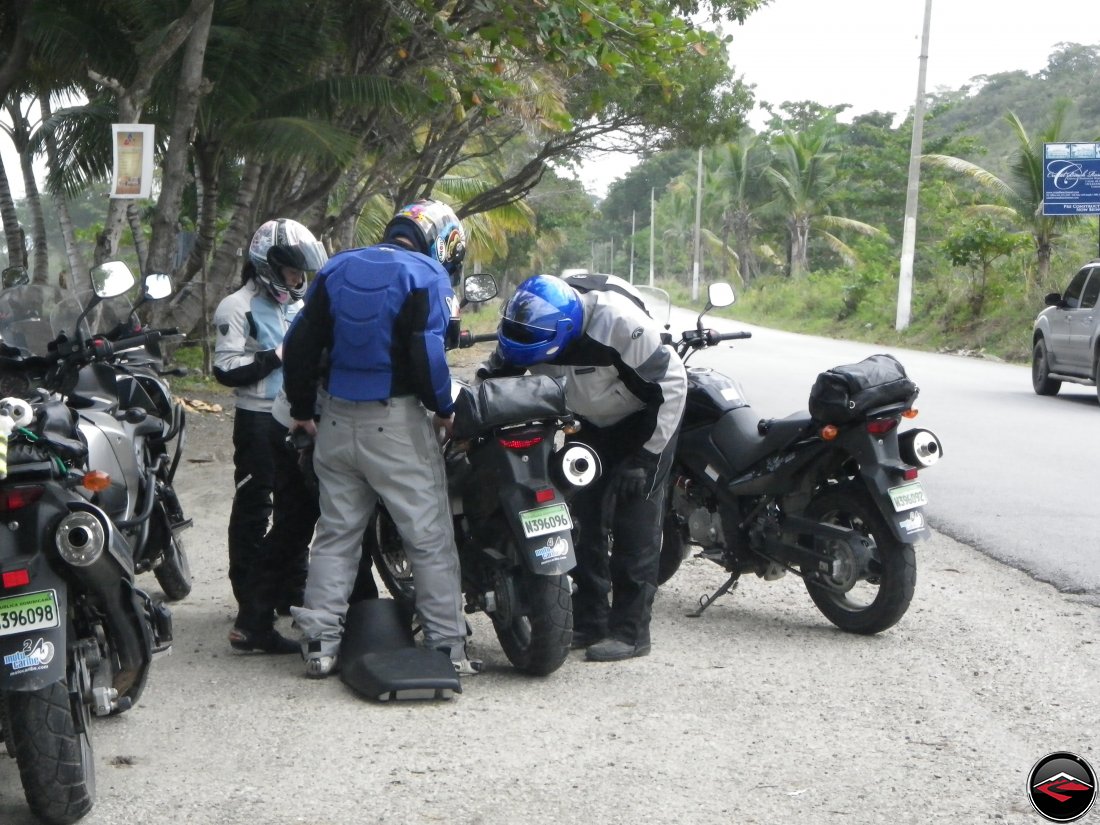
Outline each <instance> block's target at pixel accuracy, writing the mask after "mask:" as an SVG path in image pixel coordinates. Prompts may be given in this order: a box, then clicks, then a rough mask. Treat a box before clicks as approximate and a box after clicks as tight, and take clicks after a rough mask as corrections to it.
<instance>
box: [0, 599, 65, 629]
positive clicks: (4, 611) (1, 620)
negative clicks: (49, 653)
mask: <svg viewBox="0 0 1100 825" xmlns="http://www.w3.org/2000/svg"><path fill="white" fill-rule="evenodd" d="M60 623H61V622H60V617H59V616H58V612H57V594H56V593H55V592H54V591H53V590H42V591H40V592H38V593H24V594H23V595H21V596H11V597H9V598H6V599H0V636H11V635H12V634H14V633H27V632H28V631H32V630H43V629H45V628H47V627H57V626H58V625H59V624H60Z"/></svg>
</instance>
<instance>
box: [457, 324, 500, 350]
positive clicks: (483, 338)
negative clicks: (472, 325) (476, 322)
mask: <svg viewBox="0 0 1100 825" xmlns="http://www.w3.org/2000/svg"><path fill="white" fill-rule="evenodd" d="M495 340H497V334H496V332H479V333H477V334H476V335H475V334H474V333H472V332H470V330H468V329H464V330H462V332H460V333H459V334H458V348H459V349H466V348H467V347H472V346H473V345H474V344H484V343H487V342H489V341H495Z"/></svg>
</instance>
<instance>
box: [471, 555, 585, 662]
mask: <svg viewBox="0 0 1100 825" xmlns="http://www.w3.org/2000/svg"><path fill="white" fill-rule="evenodd" d="M517 578H518V581H517V582H516V583H517V585H518V588H519V590H520V593H521V594H522V595H521V600H522V602H523V605H524V606H525V610H523V612H519V611H517V610H516V608H518V607H520V606H519V605H513V606H512V608H513V609H512V610H510V611H507V612H508V613H509V614H510V615H509V616H508V618H502V617H501V615H500V613H501V611H494V613H492V614H490V615H491V617H492V620H493V629H494V630H495V631H496V634H497V639H498V640H499V641H500V646H501V648H502V649H503V650H504V655H505V656H507V657H508V661H509V662H511V663H512V666H513V667H514V668H515V669H516V670H518V671H520V672H521V673H526V674H528V675H531V676H546V675H548V674H550V673H553V672H554V671H555V670H557V669H558V668H559V667H561V666H562V664H563V663H564V662H565V660H566V659H567V658H568V657H569V645H570V643H571V642H572V640H573V594H572V585H571V584H570V582H569V577H568V576H566V575H564V574H562V575H558V576H536V575H535V574H533V573H530V572H528V571H526V570H524V571H521V572H519V573H518V576H517Z"/></svg>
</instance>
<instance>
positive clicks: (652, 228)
mask: <svg viewBox="0 0 1100 825" xmlns="http://www.w3.org/2000/svg"><path fill="white" fill-rule="evenodd" d="M656 235H657V213H656V212H655V211H654V210H653V187H652V186H651V187H649V285H650V286H653V239H654V237H655V236H656Z"/></svg>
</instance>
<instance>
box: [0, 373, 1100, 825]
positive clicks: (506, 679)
mask: <svg viewBox="0 0 1100 825" xmlns="http://www.w3.org/2000/svg"><path fill="white" fill-rule="evenodd" d="M189 395H190V394H189V393H184V396H185V397H188V396H189ZM203 400H207V401H210V400H213V401H215V402H217V403H221V404H223V405H224V411H223V412H221V413H213V412H208V413H197V412H196V413H193V414H191V415H190V416H189V425H190V435H189V438H190V441H189V444H188V451H187V456H186V457H185V460H184V462H183V464H182V466H181V469H180V472H179V484H178V487H179V492H180V495H181V498H182V500H183V503H184V506H185V508H186V510H187V512H188V513H189V514H190V515H191V516H192V517H193V518H194V520H195V526H194V528H192V529H191V530H189V531H188V532H187V533H186V534H185V540H186V543H187V548H188V552H189V553H190V554H191V558H192V565H193V568H194V570H195V585H194V590H193V592H192V594H191V596H189V597H188V598H187V599H186V600H184V601H183V602H180V603H178V604H176V605H174V606H173V613H174V618H175V630H176V642H175V645H174V649H173V651H172V653H171V655H167V656H163V657H161V658H160V659H159V660H158V661H157V663H156V665H155V667H154V670H153V673H152V675H151V677H150V681H149V685H148V688H147V689H146V691H145V694H144V696H143V698H142V702H141V704H140V705H139V706H138V707H137V708H135V709H134V710H132V711H131V712H129V713H126V714H123V715H121V716H119V717H116V718H110V719H98V720H94V722H93V734H92V740H93V746H94V748H95V758H96V769H97V777H98V802H97V804H96V807H95V808H94V809H93V811H92V813H91V814H90V815H89V816H87V817H86V818H85V819H84V820H82V822H83V823H85V825H123V823H125V825H131V823H134V822H144V823H150V825H159V824H160V823H188V825H207V824H208V823H209V825H214V823H218V824H219V825H224V824H235V823H247V824H248V825H255V824H256V823H264V825H291V824H292V823H295V824H297V823H302V824H304V825H345V823H346V824H347V825H352V823H356V825H358V823H430V822H437V821H438V822H449V823H470V824H471V825H473V824H474V823H477V824H478V825H498V824H499V825H504V824H505V823H515V822H532V823H544V822H545V823H550V822H553V823H555V825H566V824H567V823H586V824H587V823H594V822H598V823H631V825H634V824H635V823H638V822H660V823H685V822H691V823H724V824H725V823H731V822H737V823H769V824H770V823H778V822H810V823H870V822H889V823H926V822H929V821H932V820H936V819H940V820H943V821H951V822H972V821H986V820H992V821H997V822H1005V823H1021V824H1022V823H1028V824H1029V825H1030V824H1031V823H1035V822H1037V821H1041V820H1040V819H1039V817H1038V815H1037V814H1036V813H1035V812H1034V811H1033V810H1032V808H1031V806H1030V803H1029V802H1028V800H1027V796H1026V793H1025V782H1026V779H1027V775H1028V772H1029V771H1030V769H1031V767H1032V765H1033V764H1034V763H1035V762H1036V761H1037V760H1038V759H1040V758H1041V757H1043V756H1044V755H1046V754H1048V753H1050V752H1052V751H1055V750H1070V751H1074V752H1076V753H1078V754H1079V755H1082V756H1084V757H1085V758H1086V759H1089V760H1090V761H1091V762H1092V764H1093V766H1094V768H1100V753H1098V752H1097V746H1098V743H1100V738H1098V733H1100V728H1098V726H1100V722H1098V720H1100V700H1098V698H1097V690H1096V685H1097V682H1098V678H1097V677H1098V666H1097V652H1098V651H1097V649H1096V645H1097V639H1098V638H1100V634H1098V632H1097V631H1098V621H1097V620H1098V616H1100V613H1098V611H1097V609H1096V608H1095V607H1093V606H1091V605H1089V604H1087V603H1085V602H1083V601H1081V600H1079V599H1077V598H1075V597H1074V596H1072V595H1066V594H1061V593H1058V592H1057V591H1056V590H1054V589H1053V588H1052V587H1050V586H1048V585H1046V584H1042V583H1039V582H1036V581H1034V580H1032V579H1030V578H1028V577H1027V576H1026V575H1024V574H1022V573H1020V572H1018V571H1016V570H1013V569H1011V568H1008V567H1005V566H1003V565H1001V564H999V563H997V562H994V561H992V560H991V559H989V558H988V557H986V556H984V555H981V554H979V553H977V552H976V551H974V550H972V549H971V548H969V547H967V546H965V545H962V544H959V543H956V542H954V541H951V540H950V539H948V538H946V537H944V536H942V535H938V534H937V535H934V537H933V538H932V540H931V541H928V542H925V543H924V544H922V545H920V546H918V552H917V558H918V585H917V593H916V596H915V598H914V600H913V606H912V608H911V609H910V611H909V613H908V614H907V615H906V616H905V618H903V619H902V621H901V622H900V624H899V625H898V626H896V627H895V628H893V629H892V630H890V631H887V632H886V633H883V634H880V635H879V636H875V637H871V638H863V637H857V636H851V635H847V634H844V633H841V632H840V631H838V630H836V629H835V628H834V627H833V626H832V625H831V624H829V623H828V622H827V621H826V620H825V619H824V617H822V616H821V615H820V614H819V613H818V612H817V610H816V609H815V608H814V606H813V604H812V602H811V601H810V599H809V596H808V595H807V594H806V591H805V589H804V587H802V585H801V583H800V582H799V581H798V580H797V579H796V578H795V577H794V576H787V577H785V578H784V579H782V580H780V581H778V582H770V583H769V582H764V581H762V580H759V579H755V578H752V579H747V580H744V581H743V582H742V583H741V585H740V587H739V588H738V589H737V590H736V591H735V592H734V593H732V594H730V595H727V596H724V597H722V598H721V599H719V600H718V602H717V603H716V604H715V605H713V606H712V607H711V608H710V609H709V610H708V611H707V612H706V613H704V614H703V616H702V617H701V618H688V617H687V616H686V615H685V614H686V612H687V611H689V610H691V609H692V608H693V607H694V606H695V605H696V603H697V601H698V599H699V597H700V596H702V595H703V594H705V593H707V592H710V591H713V590H714V589H715V588H716V587H718V585H720V584H721V583H722V581H723V576H724V574H723V571H721V570H720V569H719V568H718V567H716V566H715V565H713V564H711V563H709V562H705V561H703V560H696V559H692V560H689V561H687V562H685V564H684V566H683V567H682V569H681V571H680V572H679V573H677V575H676V576H675V577H674V578H673V579H672V580H671V581H670V582H669V583H668V584H667V585H665V586H664V587H663V588H662V589H661V591H660V592H659V593H658V596H657V600H656V603H655V606H654V619H653V640H654V645H653V652H652V654H651V655H650V656H648V657H646V658H642V659H637V660H632V661H629V662H624V663H617V664H594V663H588V662H585V661H584V660H583V657H582V655H581V654H580V653H579V652H574V653H572V654H571V655H570V660H569V661H568V662H567V663H566V664H565V665H564V666H563V667H562V668H561V669H560V670H559V671H558V672H557V673H555V674H553V675H551V676H550V677H547V678H544V679H533V678H530V677H522V676H519V675H517V674H515V673H514V672H513V671H512V670H511V668H510V667H509V665H508V662H507V660H506V659H505V657H504V655H503V653H502V652H501V650H500V647H499V645H498V644H497V642H496V639H495V637H494V635H493V632H492V627H491V625H490V623H489V622H488V620H487V619H486V618H485V617H484V616H483V615H481V614H477V615H474V616H472V617H471V624H472V625H473V627H474V638H473V646H474V650H475V651H476V655H477V656H479V657H480V658H482V659H484V661H485V664H486V670H485V672H484V673H482V674H481V675H479V676H476V677H472V678H469V679H467V680H465V681H464V683H463V687H464V691H463V693H462V694H461V695H459V696H456V697H455V698H454V699H452V700H450V701H435V702H406V703H389V704H380V703H375V702H372V701H369V700H366V699H363V698H362V697H360V696H358V695H357V694H355V693H353V692H352V691H351V690H350V689H348V688H347V687H346V686H345V685H344V684H343V683H342V682H341V681H340V680H339V679H338V678H331V679H328V680H325V681H323V682H315V681H310V680H307V679H305V678H304V677H303V671H302V664H301V661H300V660H299V659H298V658H297V657H293V656H287V657H265V656H257V655H240V654H234V653H232V652H231V651H230V648H229V646H228V643H227V642H226V634H227V632H228V630H229V628H230V625H231V622H232V618H233V609H232V597H231V594H230V590H229V585H228V581H227V578H226V565H227V560H226V550H225V533H226V524H227V519H228V514H229V506H230V501H231V497H232V486H233V485H232V464H231V457H232V448H231V442H230V432H231V426H232V414H231V401H230V399H229V398H228V397H225V396H222V397H220V398H219V397H217V396H214V397H212V398H206V399H203ZM142 584H143V586H144V587H146V588H147V589H149V590H150V591H151V592H154V593H158V592H159V591H158V590H157V585H156V582H155V580H154V579H153V578H152V576H151V575H150V576H148V577H147V578H145V577H143V582H142ZM286 621H287V620H285V619H284V620H281V625H280V627H281V629H282V630H283V631H284V632H287V633H293V632H294V631H293V630H292V629H291V628H290V627H289V626H288V625H287V624H286ZM1094 816H1095V814H1094ZM0 822H2V823H6V825H32V823H33V820H32V819H31V818H30V815H29V813H28V812H27V810H26V807H25V804H24V801H23V796H22V790H21V788H20V786H19V781H18V774H17V771H16V768H15V763H14V761H13V760H7V762H6V763H5V767H4V768H3V769H2V770H0Z"/></svg>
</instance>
